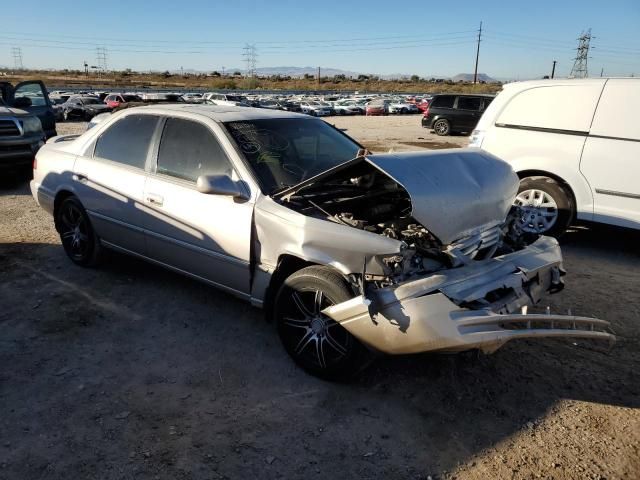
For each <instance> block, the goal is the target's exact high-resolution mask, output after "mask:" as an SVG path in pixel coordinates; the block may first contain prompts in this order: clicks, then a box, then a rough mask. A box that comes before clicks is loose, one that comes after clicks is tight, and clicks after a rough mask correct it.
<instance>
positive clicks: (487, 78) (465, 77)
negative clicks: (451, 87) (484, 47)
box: [451, 73, 498, 83]
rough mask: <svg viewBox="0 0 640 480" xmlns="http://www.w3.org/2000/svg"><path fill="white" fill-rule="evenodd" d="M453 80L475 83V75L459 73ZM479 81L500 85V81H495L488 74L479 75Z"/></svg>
mask: <svg viewBox="0 0 640 480" xmlns="http://www.w3.org/2000/svg"><path fill="white" fill-rule="evenodd" d="M451 80H452V81H454V82H460V81H462V82H473V73H459V74H458V75H456V76H455V77H451ZM478 81H479V82H486V83H498V80H495V79H493V78H491V77H490V76H489V75H487V74H486V73H479V74H478Z"/></svg>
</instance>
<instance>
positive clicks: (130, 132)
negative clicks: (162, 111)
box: [94, 115, 158, 168]
mask: <svg viewBox="0 0 640 480" xmlns="http://www.w3.org/2000/svg"><path fill="white" fill-rule="evenodd" d="M157 124H158V117H156V116H153V115H127V116H126V117H124V118H122V119H121V120H118V121H117V122H116V123H114V124H113V125H111V126H110V127H109V128H107V130H105V131H104V132H103V133H102V134H101V135H100V137H99V138H98V140H97V142H96V149H95V152H94V156H95V157H99V158H104V159H106V160H111V161H112V162H117V163H120V164H122V165H127V166H130V167H137V168H144V166H145V162H146V160H147V153H148V152H149V145H150V144H151V138H152V137H153V133H154V132H155V129H156V126H157Z"/></svg>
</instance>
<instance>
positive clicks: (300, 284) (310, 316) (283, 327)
mask: <svg viewBox="0 0 640 480" xmlns="http://www.w3.org/2000/svg"><path fill="white" fill-rule="evenodd" d="M351 298H353V292H352V291H351V290H350V289H349V287H348V285H347V283H346V282H345V280H344V279H343V278H342V276H341V275H340V274H338V273H337V272H335V271H333V270H331V269H330V268H328V267H321V266H313V267H307V268H303V269H302V270H299V271H297V272H295V273H294V274H292V275H291V276H289V277H288V278H287V279H286V280H285V282H284V283H283V285H282V287H281V288H280V291H279V292H278V294H277V296H276V299H275V304H274V319H275V321H276V326H277V329H278V335H279V336H280V340H281V341H282V344H283V346H284V348H285V350H286V351H287V353H288V354H289V355H290V356H291V358H293V360H294V361H295V362H296V363H297V364H298V365H299V366H300V367H302V368H303V369H304V370H306V371H307V372H309V373H311V374H313V375H315V376H317V377H320V378H324V379H326V380H346V379H349V378H351V377H353V376H354V375H355V374H357V373H358V372H359V371H361V370H362V369H363V367H364V366H365V365H366V364H367V363H368V360H369V358H370V355H369V352H368V351H367V349H366V348H365V347H364V346H363V345H362V344H361V343H360V342H359V341H358V340H357V339H356V338H355V337H354V336H353V335H351V334H350V333H349V332H348V331H347V330H346V329H345V328H343V327H342V326H341V325H340V324H339V323H337V322H335V321H334V320H332V319H331V318H329V317H328V316H326V315H324V314H322V313H321V310H323V309H325V308H327V307H329V306H331V305H336V304H338V303H342V302H345V301H347V300H349V299H351Z"/></svg>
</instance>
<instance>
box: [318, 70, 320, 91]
mask: <svg viewBox="0 0 640 480" xmlns="http://www.w3.org/2000/svg"><path fill="white" fill-rule="evenodd" d="M318 90H320V67H318Z"/></svg>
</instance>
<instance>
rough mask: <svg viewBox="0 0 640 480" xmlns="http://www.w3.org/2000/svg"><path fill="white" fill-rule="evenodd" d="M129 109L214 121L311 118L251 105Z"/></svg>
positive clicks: (180, 105)
mask: <svg viewBox="0 0 640 480" xmlns="http://www.w3.org/2000/svg"><path fill="white" fill-rule="evenodd" d="M131 110H138V111H142V110H146V111H149V112H151V111H153V113H158V114H160V115H163V114H164V115H171V114H172V113H176V112H185V113H193V114H197V115H202V116H204V117H208V118H211V119H212V120H215V121H216V122H237V121H243V120H261V119H265V120H266V119H270V118H306V119H311V118H312V117H309V116H308V115H302V114H299V113H293V112H285V111H279V110H265V109H263V108H252V107H234V106H227V105H194V104H189V103H187V104H168V105H149V106H144V107H135V108H133V109H129V111H131Z"/></svg>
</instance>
